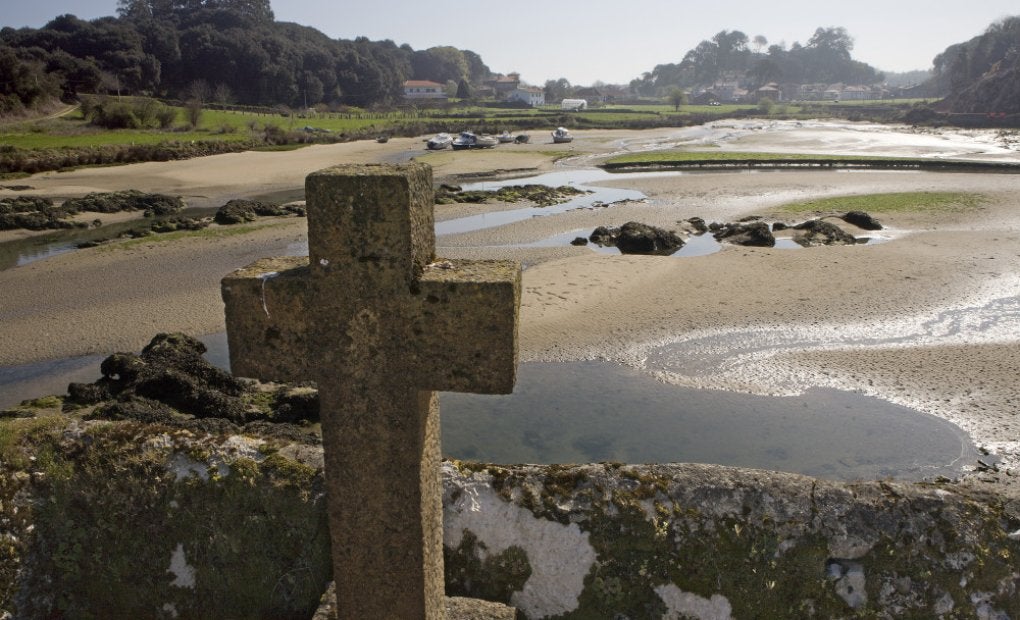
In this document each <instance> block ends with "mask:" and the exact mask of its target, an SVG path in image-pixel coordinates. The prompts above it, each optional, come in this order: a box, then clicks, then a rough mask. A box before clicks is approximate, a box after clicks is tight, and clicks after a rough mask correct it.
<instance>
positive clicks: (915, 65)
mask: <svg viewBox="0 0 1020 620" xmlns="http://www.w3.org/2000/svg"><path fill="white" fill-rule="evenodd" d="M272 6H273V11H274V12H275V13H276V18H277V19H278V20H281V21H292V22H297V23H299V24H303V25H307V26H312V27H315V28H317V29H319V30H321V31H322V32H324V33H326V34H327V35H329V36H331V37H334V38H344V39H350V38H354V37H356V36H366V37H368V38H370V39H373V40H378V39H392V40H393V41H395V42H396V43H397V44H398V45H399V44H403V43H407V44H409V45H410V46H411V47H413V48H414V49H416V50H417V49H426V48H429V47H432V46H434V45H453V46H454V47H458V48H460V49H469V50H473V51H475V52H477V53H478V54H480V55H481V57H482V59H483V60H484V61H485V63H486V64H488V65H489V68H491V69H492V70H493V71H497V72H501V73H509V72H511V71H517V72H519V73H520V74H521V78H522V79H523V80H524V81H526V82H529V83H532V84H537V85H541V84H543V83H544V82H545V80H547V79H555V78H560V77H565V78H567V79H568V80H569V81H570V82H571V83H572V84H581V85H587V84H591V83H592V82H594V81H596V80H601V81H603V82H608V83H627V82H629V81H630V80H631V79H633V78H635V77H638V76H639V75H640V74H641V73H643V72H645V71H651V70H652V68H653V67H654V66H655V65H657V64H662V63H668V62H679V61H680V59H681V58H683V55H684V53H685V52H686V51H687V50H689V49H690V48H692V47H694V46H695V45H697V44H698V43H699V42H700V41H702V40H703V39H710V38H711V37H712V36H713V35H714V34H715V33H717V32H719V31H720V30H740V31H742V32H744V33H745V34H747V35H748V36H749V37H752V38H753V37H754V36H756V35H759V34H760V35H764V36H765V37H767V38H768V40H769V42H770V43H780V42H785V43H786V44H787V45H789V44H791V43H793V42H795V41H799V42H800V43H802V44H803V43H806V42H807V40H808V39H809V38H810V37H811V35H812V34H813V33H814V31H815V29H816V28H818V27H820V26H821V27H829V26H843V27H844V28H846V29H847V30H848V31H849V32H850V34H851V36H853V37H854V40H855V42H856V44H855V48H854V52H853V54H854V58H856V59H858V60H861V61H864V62H867V63H869V64H871V65H874V66H876V67H878V68H879V69H882V70H886V71H909V70H913V69H927V68H929V67H930V66H931V61H932V59H933V58H934V57H935V56H936V55H937V54H939V53H940V52H942V51H943V50H944V49H945V48H946V47H948V46H949V45H952V44H954V43H959V42H962V41H965V40H967V39H970V38H971V37H974V36H976V35H978V34H980V33H982V32H983V31H984V30H985V28H986V27H987V26H988V25H989V24H990V23H992V22H993V21H995V20H997V19H1000V18H1002V17H1006V16H1008V15H1016V14H1020V5H1018V4H1017V3H1016V1H1015V0H970V1H969V2H952V3H949V2H935V1H933V0H856V1H854V2H840V1H831V0H830V1H819V0H782V1H781V2H772V1H768V0H737V1H726V0H709V1H708V2H705V1H704V0H699V1H697V2H693V1H691V0H672V1H668V0H645V1H636V2H627V1H626V0H624V1H620V0H613V1H612V2H610V1H608V0H584V1H582V0H514V1H512V2H506V1H505V0H500V1H493V0H428V1H425V0H359V1H356V2H349V1H345V0H273V2H272ZM0 7H2V10H0V25H2V26H15V27H20V26H33V27H39V26H42V25H43V24H45V23H46V22H47V21H49V20H50V19H52V18H53V17H56V16H57V15H62V14H64V13H72V14H74V15H77V16H78V17H81V18H87V19H91V18H94V17H100V16H104V15H113V14H115V12H116V8H117V2H116V0H32V1H28V2H26V1H24V0H0Z"/></svg>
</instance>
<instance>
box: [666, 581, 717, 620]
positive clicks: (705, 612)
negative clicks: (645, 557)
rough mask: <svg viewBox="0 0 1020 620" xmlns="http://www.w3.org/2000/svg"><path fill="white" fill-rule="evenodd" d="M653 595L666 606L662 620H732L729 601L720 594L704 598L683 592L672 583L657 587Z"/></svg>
mask: <svg viewBox="0 0 1020 620" xmlns="http://www.w3.org/2000/svg"><path fill="white" fill-rule="evenodd" d="M655 593H656V594H658V595H659V598H660V599H662V602H663V603H665V605H666V613H664V614H662V620H680V618H696V619H697V620H733V608H732V607H731V606H730V601H729V599H727V598H726V597H725V596H723V595H721V594H713V595H712V597H711V598H705V597H703V596H698V595H697V594H692V593H690V592H684V591H683V590H681V589H680V588H678V587H676V585H674V584H672V583H668V584H666V585H661V586H657V587H656V588H655Z"/></svg>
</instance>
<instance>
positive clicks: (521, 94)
mask: <svg viewBox="0 0 1020 620" xmlns="http://www.w3.org/2000/svg"><path fill="white" fill-rule="evenodd" d="M506 98H507V99H508V100H509V101H522V102H524V103H526V104H528V105H530V106H531V107H533V108H537V107H538V106H543V105H545V90H543V89H541V88H536V87H533V86H518V87H517V88H515V89H514V90H512V91H511V92H510V94H509V95H507V96H506Z"/></svg>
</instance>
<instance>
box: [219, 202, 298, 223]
mask: <svg viewBox="0 0 1020 620" xmlns="http://www.w3.org/2000/svg"><path fill="white" fill-rule="evenodd" d="M282 215H297V216H299V217H304V216H305V207H304V205H303V204H295V205H276V204H272V203H268V202H261V201H258V200H245V199H235V200H229V201H227V203H226V204H224V205H223V206H222V207H220V208H219V209H217V210H216V215H215V216H214V217H213V219H214V220H215V221H216V223H217V224H221V225H230V224H242V223H244V222H254V221H255V220H256V219H258V218H259V217H274V216H282Z"/></svg>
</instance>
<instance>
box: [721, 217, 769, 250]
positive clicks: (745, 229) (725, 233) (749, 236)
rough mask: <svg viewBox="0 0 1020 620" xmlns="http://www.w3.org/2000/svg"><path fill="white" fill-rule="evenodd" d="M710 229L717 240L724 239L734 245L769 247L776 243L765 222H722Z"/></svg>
mask: <svg viewBox="0 0 1020 620" xmlns="http://www.w3.org/2000/svg"><path fill="white" fill-rule="evenodd" d="M713 226H715V223H713ZM712 230H713V233H712V234H713V236H714V237H715V238H716V240H717V241H725V242H727V243H732V244H734V245H744V246H753V247H762V248H771V247H775V245H776V238H775V236H774V235H773V234H772V231H771V230H769V225H768V224H766V223H765V222H745V223H737V224H722V225H719V226H716V227H715V228H713V229H712Z"/></svg>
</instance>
